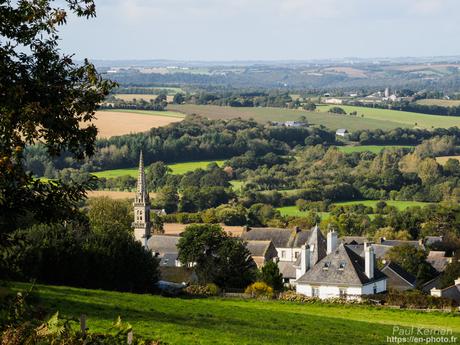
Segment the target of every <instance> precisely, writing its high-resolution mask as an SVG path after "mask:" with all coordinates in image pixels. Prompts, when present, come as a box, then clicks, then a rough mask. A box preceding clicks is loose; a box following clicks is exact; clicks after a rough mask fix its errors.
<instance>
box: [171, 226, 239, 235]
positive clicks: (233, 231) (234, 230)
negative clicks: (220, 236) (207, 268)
mask: <svg viewBox="0 0 460 345" xmlns="http://www.w3.org/2000/svg"><path fill="white" fill-rule="evenodd" d="M187 225H189V224H180V223H165V224H164V230H165V234H166V235H179V234H180V233H181V232H183V231H184V230H185V227H186V226H187ZM221 226H222V228H223V229H224V230H225V231H226V232H227V233H228V234H229V235H232V236H240V235H241V234H242V233H243V227H242V226H228V225H224V224H221Z"/></svg>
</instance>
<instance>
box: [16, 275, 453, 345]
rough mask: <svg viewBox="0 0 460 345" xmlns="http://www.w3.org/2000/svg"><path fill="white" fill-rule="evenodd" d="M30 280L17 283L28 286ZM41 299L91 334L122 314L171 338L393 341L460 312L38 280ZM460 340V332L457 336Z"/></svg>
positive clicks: (449, 321)
mask: <svg viewBox="0 0 460 345" xmlns="http://www.w3.org/2000/svg"><path fill="white" fill-rule="evenodd" d="M28 287H29V285H28V284H20V283H17V284H14V289H16V290H21V291H24V290H26V289H27V288H28ZM36 288H37V290H38V297H39V301H40V302H41V303H43V304H44V305H45V307H47V308H48V309H49V310H50V312H54V311H59V312H60V316H62V317H79V316H80V315H81V314H85V315H86V316H87V327H88V328H89V330H90V331H91V332H98V331H104V330H107V329H109V328H110V327H111V326H112V322H113V320H115V319H116V318H117V317H118V316H121V318H122V320H123V321H126V322H129V323H130V324H131V325H132V327H133V332H134V334H137V335H140V336H145V337H152V338H157V339H159V340H161V341H163V342H165V343H167V344H221V345H226V344H251V345H253V344H292V345H294V344H299V345H300V344H302V345H309V344H311V345H330V344H343V345H347V344H353V345H368V344H387V337H391V336H392V335H393V327H394V326H400V327H404V328H408V329H410V328H411V327H415V328H416V329H417V327H421V328H428V329H445V328H446V327H447V328H449V329H451V330H452V334H453V335H454V336H460V334H459V333H460V318H459V317H458V315H457V316H455V315H453V314H450V313H438V312H431V313H422V312H416V311H407V310H395V309H386V308H378V307H367V306H352V305H348V306H345V305H327V304H319V303H317V304H308V305H301V304H295V303H289V302H279V301H257V300H252V299H251V300H242V299H222V298H196V299H182V298H168V297H160V296H155V295H147V294H145V295H136V294H131V293H119V292H108V291H101V290H86V289H76V288H69V287H58V286H45V285H36ZM457 339H458V338H457Z"/></svg>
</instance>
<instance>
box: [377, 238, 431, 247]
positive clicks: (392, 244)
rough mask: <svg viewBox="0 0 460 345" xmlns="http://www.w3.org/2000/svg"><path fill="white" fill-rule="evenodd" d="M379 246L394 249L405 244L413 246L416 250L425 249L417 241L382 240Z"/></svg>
mask: <svg viewBox="0 0 460 345" xmlns="http://www.w3.org/2000/svg"><path fill="white" fill-rule="evenodd" d="M380 244H381V245H384V246H390V247H396V246H402V245H405V244H408V245H410V246H413V247H415V248H417V249H425V246H424V245H423V244H422V243H420V242H419V241H403V240H385V239H382V240H381V241H380Z"/></svg>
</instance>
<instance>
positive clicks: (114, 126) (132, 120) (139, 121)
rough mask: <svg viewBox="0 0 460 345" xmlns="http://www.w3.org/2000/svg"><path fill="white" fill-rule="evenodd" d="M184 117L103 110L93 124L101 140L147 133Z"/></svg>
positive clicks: (164, 112) (145, 112) (98, 113)
mask: <svg viewBox="0 0 460 345" xmlns="http://www.w3.org/2000/svg"><path fill="white" fill-rule="evenodd" d="M146 115H149V116H146ZM183 117H184V116H183V115H182V114H179V113H176V112H170V111H156V112H153V111H140V110H139V111H137V110H136V111H131V110H110V111H108V110H103V111H98V112H96V120H95V121H93V122H92V123H93V124H94V125H96V127H97V128H98V130H99V133H98V137H99V138H109V137H112V136H116V135H123V134H130V133H138V132H146V131H148V130H149V129H150V128H153V127H162V126H166V125H169V124H170V123H173V122H178V121H182V119H183ZM83 126H84V125H83Z"/></svg>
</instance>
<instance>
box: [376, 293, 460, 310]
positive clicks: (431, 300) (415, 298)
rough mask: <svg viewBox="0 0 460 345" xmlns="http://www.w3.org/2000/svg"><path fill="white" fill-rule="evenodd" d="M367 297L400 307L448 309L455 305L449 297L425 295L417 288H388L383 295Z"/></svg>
mask: <svg viewBox="0 0 460 345" xmlns="http://www.w3.org/2000/svg"><path fill="white" fill-rule="evenodd" d="M369 299H378V300H381V301H382V302H383V303H384V304H387V305H391V306H399V307H402V308H416V309H449V308H452V307H454V306H455V302H454V301H452V300H450V299H447V298H442V297H434V296H431V295H425V294H424V293H422V292H421V291H418V290H409V291H396V290H390V291H389V292H388V293H387V294H385V295H376V296H370V297H369Z"/></svg>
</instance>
